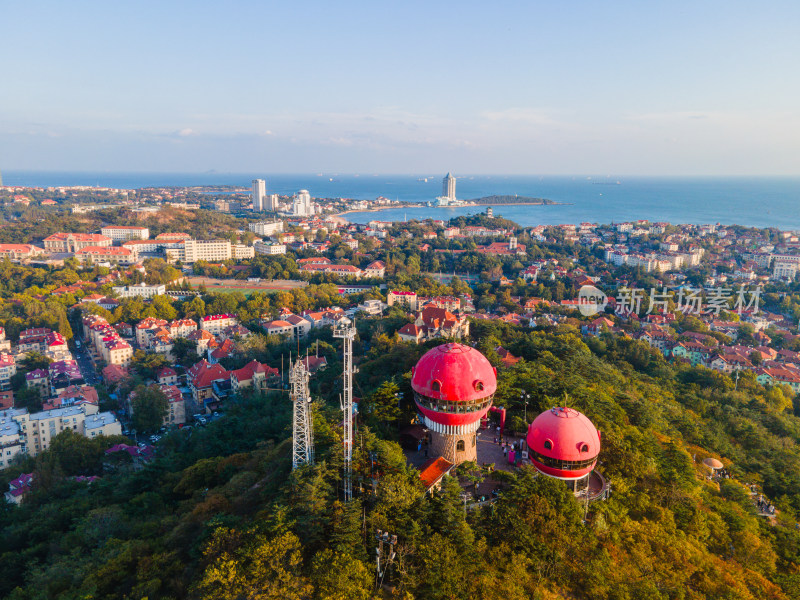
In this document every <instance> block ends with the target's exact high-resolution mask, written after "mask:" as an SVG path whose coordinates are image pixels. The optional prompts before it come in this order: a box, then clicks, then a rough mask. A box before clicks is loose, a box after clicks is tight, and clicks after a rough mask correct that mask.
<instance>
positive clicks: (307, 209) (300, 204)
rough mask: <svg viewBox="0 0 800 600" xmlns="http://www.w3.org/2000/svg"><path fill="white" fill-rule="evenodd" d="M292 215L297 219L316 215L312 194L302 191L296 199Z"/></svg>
mask: <svg viewBox="0 0 800 600" xmlns="http://www.w3.org/2000/svg"><path fill="white" fill-rule="evenodd" d="M292 214H294V215H295V216H297V217H308V216H311V215H313V214H314V205H313V204H311V194H309V193H308V190H300V191H299V192H297V195H296V196H295V197H294V206H293V210H292Z"/></svg>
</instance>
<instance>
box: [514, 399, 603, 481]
mask: <svg viewBox="0 0 800 600" xmlns="http://www.w3.org/2000/svg"><path fill="white" fill-rule="evenodd" d="M526 441H527V443H528V451H529V455H530V458H531V462H532V463H533V466H535V467H536V468H537V469H538V470H539V472H540V473H543V474H545V475H547V476H549V477H556V478H558V479H565V480H568V481H575V480H578V479H583V478H584V477H586V476H587V475H589V474H590V473H591V472H592V469H594V466H595V465H596V464H597V456H598V455H599V454H600V433H598V431H597V429H595V427H594V425H593V424H592V422H591V421H590V420H589V419H588V418H587V417H586V415H584V414H583V413H580V412H578V411H577V410H575V409H573V408H566V407H557V408H551V409H550V410H547V411H545V412H543V413H542V414H540V415H539V416H538V417H536V419H535V420H534V421H533V423H531V426H530V428H529V429H528V437H527V439H526Z"/></svg>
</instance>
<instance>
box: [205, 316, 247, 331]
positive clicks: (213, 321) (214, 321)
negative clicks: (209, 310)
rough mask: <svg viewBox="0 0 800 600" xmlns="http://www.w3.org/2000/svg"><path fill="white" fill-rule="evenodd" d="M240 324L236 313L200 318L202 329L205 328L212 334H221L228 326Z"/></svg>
mask: <svg viewBox="0 0 800 600" xmlns="http://www.w3.org/2000/svg"><path fill="white" fill-rule="evenodd" d="M238 324H239V319H237V318H236V315H207V316H205V317H203V318H201V319H200V329H204V330H205V331H208V332H209V333H211V334H212V335H219V334H220V333H222V330H223V329H225V328H226V327H230V326H231V325H238Z"/></svg>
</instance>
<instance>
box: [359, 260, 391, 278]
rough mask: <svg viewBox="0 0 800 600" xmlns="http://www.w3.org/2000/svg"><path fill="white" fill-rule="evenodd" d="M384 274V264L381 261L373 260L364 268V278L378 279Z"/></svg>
mask: <svg viewBox="0 0 800 600" xmlns="http://www.w3.org/2000/svg"><path fill="white" fill-rule="evenodd" d="M385 274H386V263H385V262H383V261H382V260H375V261H373V262H371V263H369V264H368V265H367V266H366V267H364V277H380V278H381V279H383V276H384V275H385Z"/></svg>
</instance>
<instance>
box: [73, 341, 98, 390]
mask: <svg viewBox="0 0 800 600" xmlns="http://www.w3.org/2000/svg"><path fill="white" fill-rule="evenodd" d="M75 361H76V362H77V363H78V368H79V369H80V370H81V375H83V380H84V381H85V382H86V383H87V384H88V385H97V384H98V383H100V377H98V376H97V372H96V371H95V368H94V363H93V362H92V359H91V357H90V356H89V352H88V351H87V350H86V345H85V344H84V343H83V341H81V347H80V348H76V349H75Z"/></svg>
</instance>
